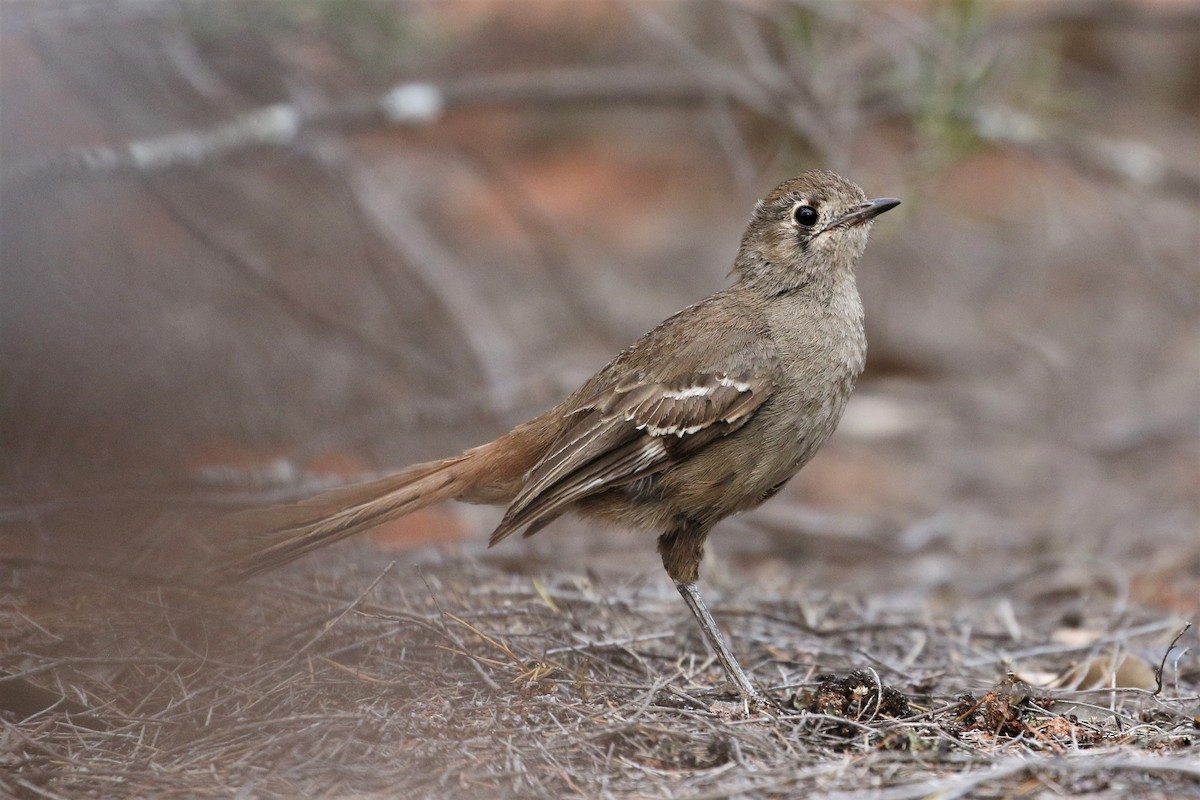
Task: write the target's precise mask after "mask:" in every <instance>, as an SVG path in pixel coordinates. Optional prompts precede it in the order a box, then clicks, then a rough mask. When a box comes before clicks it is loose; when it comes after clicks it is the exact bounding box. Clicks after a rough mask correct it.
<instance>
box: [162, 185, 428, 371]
mask: <svg viewBox="0 0 1200 800" xmlns="http://www.w3.org/2000/svg"><path fill="white" fill-rule="evenodd" d="M144 189H145V190H146V192H147V194H149V195H150V196H151V197H153V198H154V199H155V200H156V201H157V202H158V203H159V205H160V207H161V208H162V210H163V212H164V213H165V214H166V215H167V216H168V217H170V218H171V220H172V221H173V222H175V224H177V225H178V226H179V227H180V228H182V229H183V230H185V231H187V232H188V234H190V235H191V236H192V237H193V238H194V239H195V240H196V241H198V242H199V243H200V244H202V245H203V246H204V247H205V248H207V249H209V250H211V251H212V252H214V253H215V254H217V256H219V257H220V259H221V260H222V261H223V262H224V263H226V264H227V265H229V266H230V267H231V268H232V269H233V270H234V272H235V273H236V274H237V275H238V276H239V277H240V278H241V279H242V280H244V281H245V282H246V283H247V284H249V285H250V286H252V287H253V288H254V289H255V290H257V291H258V292H259V293H261V294H263V295H264V296H266V297H269V298H271V299H272V300H274V301H275V302H276V303H277V304H278V305H279V306H280V307H282V308H283V309H284V310H285V311H286V312H287V313H288V315H289V316H291V317H292V318H293V319H295V320H297V321H298V322H299V323H300V324H301V325H304V326H305V327H308V328H311V329H313V330H315V331H319V332H321V333H323V334H334V335H336V336H337V337H339V338H341V339H345V340H347V341H349V342H351V343H353V344H354V345H355V346H357V347H358V348H360V349H361V352H364V353H369V354H371V355H373V356H375V357H377V358H379V359H380V360H382V361H384V362H386V363H388V364H389V365H391V366H392V367H394V368H399V369H400V371H401V373H403V371H404V368H406V367H407V366H408V364H409V361H410V360H411V359H412V358H422V357H423V354H421V353H419V352H417V353H409V352H404V351H401V350H398V349H396V348H394V347H391V346H389V345H388V344H386V343H384V342H380V341H377V340H376V339H374V338H372V337H370V336H368V335H367V334H366V333H365V332H364V331H363V330H361V329H359V328H357V327H355V326H354V325H351V324H349V323H347V322H344V321H342V320H340V319H338V318H337V317H335V316H333V315H331V314H328V313H326V312H325V311H323V310H321V309H320V308H318V307H315V306H312V305H310V304H309V303H307V302H305V301H304V300H303V299H302V298H300V297H297V296H296V295H294V294H292V292H291V291H290V290H289V289H288V288H287V286H286V285H284V284H283V283H282V282H280V281H278V280H276V279H275V278H273V277H272V276H271V274H270V272H269V271H268V270H267V269H266V268H265V267H264V266H263V265H262V264H258V263H256V262H255V261H254V260H253V259H252V257H250V256H247V255H245V254H243V253H240V252H238V251H237V250H235V249H233V248H232V247H229V246H228V245H226V244H225V243H224V242H222V241H221V240H220V239H219V238H218V237H217V236H216V234H214V233H213V232H212V231H210V230H209V229H208V228H206V227H205V226H204V225H203V224H201V223H200V222H199V221H197V220H196V219H195V218H194V217H193V216H192V215H191V214H189V213H188V212H186V211H185V210H184V208H183V206H182V205H181V204H179V203H177V202H175V200H174V199H172V198H171V197H170V196H169V194H168V193H166V192H164V191H162V190H160V189H159V188H158V187H156V186H153V185H152V184H151V183H150V182H146V184H145V185H144ZM423 366H425V367H426V368H427V369H428V368H431V367H430V365H428V364H426V365H423Z"/></svg>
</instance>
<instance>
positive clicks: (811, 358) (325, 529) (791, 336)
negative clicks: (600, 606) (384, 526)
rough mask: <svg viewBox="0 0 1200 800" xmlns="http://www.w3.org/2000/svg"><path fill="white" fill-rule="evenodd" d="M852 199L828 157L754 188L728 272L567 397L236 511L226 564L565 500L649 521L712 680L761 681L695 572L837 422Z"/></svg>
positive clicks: (857, 319)
mask: <svg viewBox="0 0 1200 800" xmlns="http://www.w3.org/2000/svg"><path fill="white" fill-rule="evenodd" d="M899 202H900V201H899V200H895V199H891V198H882V199H878V200H868V199H867V198H866V196H865V195H864V194H863V191H862V190H861V189H859V188H858V187H857V186H855V185H854V184H853V183H851V182H850V181H848V180H846V179H845V178H842V177H840V176H838V175H835V174H833V173H831V172H823V171H813V172H806V173H804V174H803V175H800V176H799V177H796V178H792V179H791V180H788V181H785V182H784V183H782V184H780V185H779V186H778V187H776V188H775V190H774V191H772V192H771V193H770V194H769V195H767V197H766V198H764V199H763V200H762V201H760V202H759V203H758V205H757V206H756V207H755V209H754V215H753V216H752V217H751V219H750V224H749V226H748V227H747V228H746V233H745V235H744V236H743V237H742V244H741V248H740V249H739V250H738V254H737V258H736V260H735V261H734V265H733V273H732V274H733V275H734V276H735V277H736V280H735V281H734V283H733V285H732V286H730V287H729V288H727V289H724V290H723V291H720V292H717V293H716V294H714V295H712V296H711V297H709V298H708V299H706V300H702V301H701V302H699V303H697V304H695V305H693V306H689V307H688V308H685V309H684V310H683V311H680V312H679V313H678V314H675V315H674V316H672V317H670V318H669V319H667V320H666V321H665V322H663V323H662V324H661V325H659V326H658V327H657V328H655V329H654V330H652V331H650V332H649V333H647V334H646V335H645V336H643V337H642V338H641V339H639V340H638V341H637V342H635V343H634V344H633V345H632V346H631V347H629V348H627V349H626V350H624V351H622V352H621V353H619V354H618V355H617V356H616V357H615V358H614V359H613V360H612V361H611V362H609V364H608V365H607V366H605V367H604V368H603V369H601V370H600V371H599V372H597V373H596V374H595V375H594V376H592V377H591V378H590V379H588V380H587V381H586V382H585V383H584V384H583V385H582V386H581V387H579V389H577V390H576V391H575V392H574V393H573V394H572V395H571V396H570V397H568V398H567V399H566V400H564V401H563V402H561V403H559V404H558V405H557V406H555V407H554V408H552V409H550V410H549V411H547V412H546V413H544V414H542V415H541V416H539V417H537V418H535V419H533V420H531V421H530V422H526V423H525V424H523V425H519V426H517V427H516V428H514V429H513V430H512V431H511V432H509V433H507V434H505V435H504V436H501V437H500V438H499V439H496V440H495V441H494V442H490V443H489V444H485V445H482V446H480V447H476V448H474V449H471V450H468V451H466V452H465V453H462V454H461V455H457V456H453V457H451V458H447V459H443V460H441V461H433V462H429V463H426V464H417V465H415V466H412V467H409V468H408V469H406V470H403V471H401V472H398V473H395V474H394V475H390V476H388V477H386V478H382V479H379V480H375V481H371V482H369V483H363V484H359V485H354V486H349V487H346V488H342V489H336V490H333V491H330V492H326V493H324V494H321V495H318V496H316V497H314V498H312V499H310V500H307V501H304V502H302V503H299V504H297V505H294V506H286V507H278V508H270V509H263V510H260V511H255V512H250V515H249V516H247V517H244V518H243V520H242V521H241V523H240V524H239V525H238V527H239V528H241V529H248V530H250V531H252V533H251V535H249V536H248V537H247V538H246V539H245V540H244V541H243V542H242V545H243V546H244V547H245V548H246V551H245V552H248V555H243V556H241V557H239V558H237V559H236V560H234V561H232V562H231V563H229V564H228V565H226V567H225V572H226V574H228V575H230V576H232V577H235V578H242V577H246V576H249V575H252V574H254V573H257V572H260V571H263V570H267V569H270V568H272V567H276V566H278V565H280V564H284V563H286V562H288V561H291V560H292V559H294V558H297V557H298V556H301V555H303V554H305V553H307V552H309V551H311V550H315V549H316V548H318V547H324V546H325V545H327V544H330V543H332V542H336V541H338V540H339V539H344V538H346V537H347V536H351V535H353V534H355V533H359V532H360V531H363V530H366V529H368V528H371V527H373V526H375V525H378V524H379V523H381V522H383V521H385V520H389V519H392V518H394V517H398V516H401V515H403V514H408V513H410V512H413V511H416V510H417V509H419V508H422V507H423V506H427V505H429V504H430V503H435V502H438V501H440V500H448V499H457V500H463V501H466V502H469V503H490V504H503V505H507V506H508V510H507V511H506V512H505V514H504V518H503V519H502V520H501V522H500V525H499V527H497V528H496V530H495V531H493V533H492V536H491V539H490V540H489V545H494V544H496V543H497V542H499V541H500V540H501V539H504V538H505V537H507V536H509V535H511V534H513V533H515V532H517V531H523V532H524V534H523V535H525V536H531V535H533V534H534V533H536V532H537V531H539V530H541V529H542V528H544V527H545V526H546V525H548V524H549V523H550V522H552V521H553V520H555V519H556V518H557V517H559V516H560V515H562V514H564V513H566V512H574V513H577V514H582V515H584V516H587V517H595V518H599V519H603V520H607V521H610V522H615V523H618V524H621V525H624V526H627V527H631V528H638V529H648V530H652V531H655V532H657V533H658V534H659V536H658V552H659V553H660V554H661V555H662V561H663V566H664V567H666V570H667V574H668V575H669V576H670V577H671V580H673V581H675V584H676V586H677V587H678V589H679V592H680V594H682V595H683V599H684V600H685V601H686V602H687V604H688V607H689V608H690V609H691V610H692V613H693V614H695V616H696V619H697V620H698V621H699V623H700V625H701V627H702V628H703V630H704V633H705V635H706V637H707V638H708V641H709V643H710V644H711V645H712V648H713V650H714V651H715V652H716V655H717V658H718V659H719V660H720V662H721V665H722V666H723V667H724V669H725V672H726V673H727V675H728V676H729V678H730V680H732V681H733V683H734V684H735V685H736V687H737V689H738V691H739V692H740V693H741V695H742V696H743V697H744V698H746V699H747V700H754V701H759V700H761V697H760V696H759V694H758V692H757V691H756V690H755V689H754V687H753V686H752V685H751V683H750V681H749V679H748V678H747V677H746V673H745V672H743V671H742V668H741V666H740V665H739V664H738V662H737V659H736V658H734V655H733V652H732V651H731V650H730V649H729V646H728V645H727V644H726V643H725V639H724V637H723V636H722V635H721V632H720V630H719V629H718V627H717V624H716V621H715V620H714V619H713V617H712V615H711V614H710V613H709V611H708V608H707V607H706V606H705V604H704V601H703V600H702V599H701V598H700V593H699V591H698V590H697V588H696V579H697V577H698V573H699V567H700V560H701V558H702V557H703V555H704V541H705V539H706V538H707V537H708V533H709V531H710V530H712V527H713V525H715V524H716V523H717V522H718V521H719V520H721V519H723V518H724V517H727V516H729V515H730V514H734V513H737V512H739V511H745V510H747V509H750V508H754V507H755V506H757V505H759V504H760V503H762V502H763V501H764V500H766V499H767V498H769V497H771V496H772V495H774V494H775V493H776V492H778V491H779V490H780V489H781V488H782V487H783V485H784V484H785V483H787V482H788V480H789V479H790V478H791V477H792V476H793V475H795V474H796V472H797V471H798V470H799V469H800V468H801V467H802V466H804V464H805V463H807V462H808V460H809V459H810V458H812V457H813V454H814V453H816V452H817V449H818V448H820V447H821V445H822V444H824V443H825V440H826V439H828V438H829V435H830V434H831V433H833V430H834V428H835V427H836V426H837V423H838V419H839V418H840V417H841V415H842V410H843V408H845V405H846V400H847V399H848V398H849V396H850V392H851V389H852V388H853V387H854V382H855V379H856V378H857V377H858V375H859V373H860V372H862V369H863V363H864V359H865V357H866V339H865V336H864V333H863V308H862V303H861V301H860V300H859V296H858V289H857V286H856V285H855V279H854V269H855V267H856V265H857V264H858V261H859V258H860V257H861V256H862V254H863V250H864V248H865V247H866V244H867V236H868V233H869V231H870V228H871V223H872V220H873V219H874V218H875V217H876V216H878V215H879V214H882V213H883V212H885V211H887V210H888V209H891V208H894V207H896V205H898V204H899Z"/></svg>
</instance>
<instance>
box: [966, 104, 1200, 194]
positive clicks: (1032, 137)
mask: <svg viewBox="0 0 1200 800" xmlns="http://www.w3.org/2000/svg"><path fill="white" fill-rule="evenodd" d="M967 121H968V122H969V123H970V125H971V127H972V129H973V131H974V132H975V134H976V135H977V136H978V137H979V138H980V139H982V140H984V141H985V142H987V143H989V144H993V145H1000V146H1005V147H1013V148H1016V149H1019V150H1025V151H1027V152H1029V153H1032V154H1033V155H1036V156H1039V157H1041V158H1043V159H1046V160H1049V161H1060V162H1063V163H1065V164H1067V165H1069V166H1071V167H1073V168H1074V169H1076V170H1078V171H1080V172H1083V173H1088V174H1092V175H1095V176H1097V177H1100V178H1103V179H1105V180H1109V181H1112V182H1114V183H1119V184H1124V185H1128V186H1136V187H1138V188H1141V189H1147V190H1151V191H1156V192H1162V193H1164V194H1169V195H1173V196H1175V197H1179V198H1182V199H1185V200H1189V201H1191V202H1193V203H1200V175H1192V174H1190V173H1187V172H1184V171H1182V170H1179V169H1176V168H1175V167H1173V166H1171V164H1170V163H1169V162H1168V161H1167V159H1166V158H1165V157H1164V156H1163V155H1162V153H1160V152H1159V151H1158V150H1156V149H1155V148H1153V147H1151V146H1150V145H1148V144H1146V143H1145V142H1140V141H1137V140H1134V139H1114V138H1110V137H1106V136H1096V135H1094V134H1088V133H1083V132H1081V131H1067V130H1056V129H1055V128H1053V127H1052V126H1050V125H1048V124H1047V123H1045V122H1044V121H1042V120H1040V119H1038V118H1037V117H1033V116H1031V115H1029V114H1026V113H1024V112H1021V111H1017V110H1016V109H1013V108H1007V107H1004V106H991V107H987V108H982V109H979V111H977V112H976V113H975V114H974V115H972V117H970V118H969V119H968V120H967Z"/></svg>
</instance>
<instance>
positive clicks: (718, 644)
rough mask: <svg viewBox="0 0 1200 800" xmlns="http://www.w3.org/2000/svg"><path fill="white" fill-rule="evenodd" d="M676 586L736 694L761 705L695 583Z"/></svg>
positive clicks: (759, 697) (760, 698) (761, 698)
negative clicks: (735, 689)
mask: <svg viewBox="0 0 1200 800" xmlns="http://www.w3.org/2000/svg"><path fill="white" fill-rule="evenodd" d="M676 586H677V588H678V589H679V593H680V594H681V595H683V602H685V603H687V605H688V608H690V609H691V610H692V613H693V614H695V615H696V621H697V622H699V623H700V627H701V628H702V629H703V630H704V636H705V638H707V639H708V643H709V644H710V645H712V649H713V650H714V651H715V652H716V654H717V660H718V661H720V662H721V666H722V667H724V668H725V674H726V675H727V676H729V680H731V681H733V685H734V686H736V687H737V690H738V693H739V694H741V695H742V697H743V698H744V699H746V700H749V701H750V702H752V703H754V704H761V703H763V697H762V695H761V694H759V693H758V690H757V689H755V688H754V687H753V686H751V685H750V679H749V678H747V677H746V673H745V672H744V671H743V670H742V666H741V664H739V663H738V661H737V658H735V657H734V655H733V651H732V650H730V649H729V645H728V644H727V643H726V642H725V637H724V636H722V635H721V629H720V628H718V627H717V621H716V620H715V619H713V615H712V614H711V613H710V612H709V610H708V606H706V605H704V600H703V599H702V598H701V597H700V590H699V589H697V588H696V584H695V582H694V581H693V582H692V583H680V584H677V585H676Z"/></svg>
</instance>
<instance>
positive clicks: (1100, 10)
mask: <svg viewBox="0 0 1200 800" xmlns="http://www.w3.org/2000/svg"><path fill="white" fill-rule="evenodd" d="M1080 24H1083V25H1105V26H1113V27H1121V28H1128V27H1141V28H1155V27H1163V28H1177V27H1180V26H1196V25H1200V5H1197V4H1195V3H1147V2H1144V1H1143V0H1100V1H1099V2H1098V0H1057V2H1046V1H1045V0H1043V2H1039V3H1026V4H1024V5H1020V6H1015V7H1014V8H1013V9H1012V10H1011V11H1009V12H1007V13H1006V14H1004V16H1003V17H1001V18H1000V20H999V22H998V24H997V25H996V29H997V30H1006V31H1018V30H1022V29H1025V28H1038V27H1049V26H1052V25H1080Z"/></svg>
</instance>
